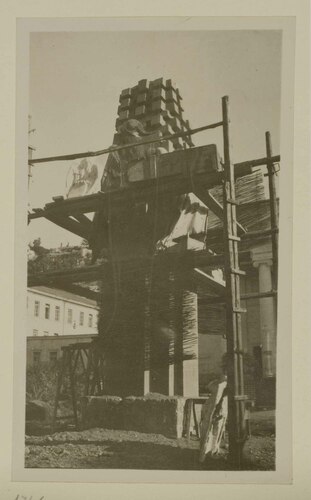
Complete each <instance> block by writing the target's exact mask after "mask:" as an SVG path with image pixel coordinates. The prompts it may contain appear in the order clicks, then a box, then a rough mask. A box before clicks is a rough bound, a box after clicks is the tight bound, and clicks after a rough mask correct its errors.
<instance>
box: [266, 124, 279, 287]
mask: <svg viewBox="0 0 311 500" xmlns="http://www.w3.org/2000/svg"><path fill="white" fill-rule="evenodd" d="M266 153H267V158H272V156H273V153H272V144H271V135H270V132H266ZM267 170H268V178H269V201H270V220H271V230H272V238H271V239H272V258H273V288H274V290H277V287H278V235H277V229H278V227H279V220H278V219H279V218H278V206H277V198H276V186H275V170H274V165H273V163H272V162H271V161H270V162H268V163H267Z"/></svg>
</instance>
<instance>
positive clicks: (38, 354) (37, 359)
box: [32, 351, 41, 365]
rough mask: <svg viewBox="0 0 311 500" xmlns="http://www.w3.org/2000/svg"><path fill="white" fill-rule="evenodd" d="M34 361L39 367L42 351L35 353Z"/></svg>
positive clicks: (33, 354)
mask: <svg viewBox="0 0 311 500" xmlns="http://www.w3.org/2000/svg"><path fill="white" fill-rule="evenodd" d="M32 359H33V364H34V365H38V364H39V363H40V361H41V351H33V353H32Z"/></svg>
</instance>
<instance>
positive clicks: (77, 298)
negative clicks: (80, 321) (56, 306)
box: [28, 286, 98, 309]
mask: <svg viewBox="0 0 311 500" xmlns="http://www.w3.org/2000/svg"><path fill="white" fill-rule="evenodd" d="M28 291H30V292H37V293H39V294H43V295H49V296H52V297H54V298H56V299H61V300H66V301H68V302H77V303H79V304H83V305H85V306H89V307H94V308H96V309H98V306H97V302H96V300H92V299H87V298H86V297H82V296H81V295H77V294H75V293H71V292H67V291H65V290H60V289H58V288H49V287H47V286H33V287H31V288H28Z"/></svg>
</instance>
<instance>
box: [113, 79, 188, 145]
mask: <svg viewBox="0 0 311 500" xmlns="http://www.w3.org/2000/svg"><path fill="white" fill-rule="evenodd" d="M181 101H182V97H181V96H180V93H179V90H178V88H175V87H174V86H173V84H172V81H171V80H166V81H164V79H163V78H158V79H156V80H153V81H151V82H149V83H148V80H140V81H139V82H138V84H137V85H136V86H135V87H132V88H128V89H124V90H123V91H122V92H121V95H120V104H119V107H118V118H117V121H116V129H117V130H118V128H119V127H120V125H121V124H122V123H124V122H125V121H126V120H129V119H133V118H134V119H136V120H139V121H140V122H141V123H142V124H143V125H144V127H145V129H146V130H147V131H148V132H150V133H154V134H159V135H160V134H162V136H165V135H171V134H176V133H179V132H185V131H187V130H189V129H190V125H189V122H188V120H184V118H183V111H184V110H183V108H182V106H181ZM114 142H115V143H118V133H117V134H116V135H115V138H114ZM193 145H194V144H193V143H192V140H191V136H185V137H182V138H180V137H177V138H175V139H172V140H170V141H167V143H162V146H163V147H165V148H166V149H167V150H168V151H172V150H176V149H185V148H188V147H192V146H193Z"/></svg>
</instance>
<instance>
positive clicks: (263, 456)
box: [16, 19, 291, 482]
mask: <svg viewBox="0 0 311 500" xmlns="http://www.w3.org/2000/svg"><path fill="white" fill-rule="evenodd" d="M55 23H56V24H55V26H56V29H54V30H53V29H49V28H48V27H47V28H44V23H43V24H42V25H41V26H40V29H37V30H36V29H35V28H34V29H32V28H31V29H30V30H29V33H28V35H29V36H28V43H29V46H28V60H27V63H26V66H27V86H26V85H25V89H26V90H27V89H28V90H27V93H26V94H25V95H26V102H24V106H23V113H24V116H23V119H24V122H25V123H26V120H25V118H27V130H23V133H24V135H25V137H26V140H27V150H28V154H27V156H28V157H27V160H26V161H27V164H28V165H27V176H26V174H25V172H24V173H23V183H24V184H23V188H22V189H23V190H24V193H25V194H26V193H27V199H25V200H23V204H22V205H20V209H22V210H23V213H24V217H25V218H27V229H26V230H25V234H26V235H27V236H26V238H27V241H25V242H24V244H23V245H24V246H23V259H24V261H23V262H24V263H23V264H22V265H24V266H25V268H27V283H26V284H25V286H24V285H23V286H22V289H21V290H22V291H21V293H24V294H25V301H24V309H23V311H21V315H22V317H23V318H24V319H25V320H24V322H23V325H24V330H23V331H18V333H16V335H19V336H20V338H21V337H23V338H24V341H23V343H22V344H21V345H23V346H24V349H23V350H21V351H22V352H19V353H18V355H19V356H20V357H23V362H22V366H23V367H24V381H25V383H24V387H23V393H24V395H23V398H24V399H23V411H24V418H23V428H24V450H23V451H24V453H23V460H24V469H25V471H33V470H38V469H44V470H51V471H53V470H55V469H56V470H61V469H63V470H67V471H68V470H75V469H83V471H86V470H95V469H96V470H98V469H102V470H108V471H110V470H111V471H113V470H115V471H124V470H127V471H139V470H143V471H179V472H183V471H196V472H199V473H200V481H203V482H204V481H205V479H204V477H205V476H204V474H206V472H208V471H218V472H219V473H222V472H223V473H224V474H226V473H227V471H241V472H245V471H247V472H249V471H253V472H256V471H261V472H275V471H276V468H277V467H276V463H277V460H278V458H279V457H278V456H277V451H276V450H277V448H276V435H277V433H278V425H279V423H280V425H282V422H281V421H282V416H280V415H279V410H280V408H279V397H278V390H277V387H278V383H279V380H278V373H279V363H280V361H279V329H278V317H279V313H280V311H279V294H278V292H279V287H278V282H279V279H278V275H279V274H280V273H279V272H278V271H279V269H280V266H279V260H280V256H281V255H282V252H286V245H284V246H282V245H281V244H280V250H279V241H281V239H280V238H279V227H280V224H279V219H281V220H282V209H283V201H284V203H285V205H286V204H287V205H288V206H287V209H289V210H291V207H290V200H286V199H284V200H283V198H282V189H281V187H280V186H282V176H283V171H282V158H283V156H282V154H283V153H282V147H281V146H282V143H281V123H282V119H283V117H282V101H281V98H282V71H284V69H283V64H284V54H283V50H284V39H283V31H282V29H276V28H270V29H268V28H262V29H260V28H258V29H255V28H248V26H247V23H245V25H244V27H243V28H241V29H212V28H211V27H208V26H207V27H205V28H204V26H202V24H201V25H199V26H198V27H196V28H194V29H190V28H188V29H187V28H186V29H185V28H184V27H183V25H182V24H181V25H180V26H179V24H178V23H177V24H175V25H174V28H173V29H170V28H169V26H168V25H166V24H165V22H163V26H162V25H161V21H158V25H157V28H156V29H155V28H154V27H153V26H154V23H153V25H150V26H149V25H148V23H145V21H143V20H136V23H133V22H132V21H131V20H130V19H128V20H123V24H122V28H121V29H117V28H116V27H115V28H114V24H113V22H112V23H111V24H110V25H109V29H104V28H103V29H98V28H94V29H90V30H88V29H87V28H85V29H79V28H78V27H77V28H76V29H72V30H70V29H63V28H62V25H61V24H59V25H58V23H57V21H55ZM144 23H145V24H144ZM90 25H92V22H91V21H90ZM209 26H210V25H209ZM20 85H22V84H20ZM25 89H24V90H25ZM25 113H27V117H26V116H25ZM22 168H23V169H24V168H25V167H24V166H23V167H22ZM286 175H287V181H288V180H289V176H290V171H288V170H287V173H286ZM288 202H289V203H288ZM287 214H288V211H287ZM283 228H284V224H283ZM290 231H291V228H290V226H288V232H289V234H290ZM281 236H282V235H281ZM288 250H290V248H289V247H287V251H288ZM288 292H289V293H290V280H289V281H288ZM16 314H18V312H16ZM283 319H284V317H283ZM283 334H284V337H286V338H287V339H288V340H289V339H290V331H289V332H288V333H286V332H284V331H283ZM283 341H284V338H283ZM286 352H289V351H286ZM19 359H21V358H19ZM287 404H288V405H289V410H290V404H291V403H290V393H289V397H288V401H287ZM276 415H279V416H278V418H276ZM284 418H285V417H284ZM284 421H285V420H284ZM280 432H281V431H280ZM289 436H290V433H289ZM283 444H284V443H283ZM287 445H288V451H287V459H289V460H290V453H291V451H290V450H291V448H290V442H288V443H287ZM285 446H286V443H285ZM285 449H286V448H285ZM283 451H284V447H283ZM283 458H285V457H283ZM32 477H33V476H32ZM106 477H109V475H108V476H106ZM223 477H224V478H225V476H223ZM245 478H246V476H245Z"/></svg>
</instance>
